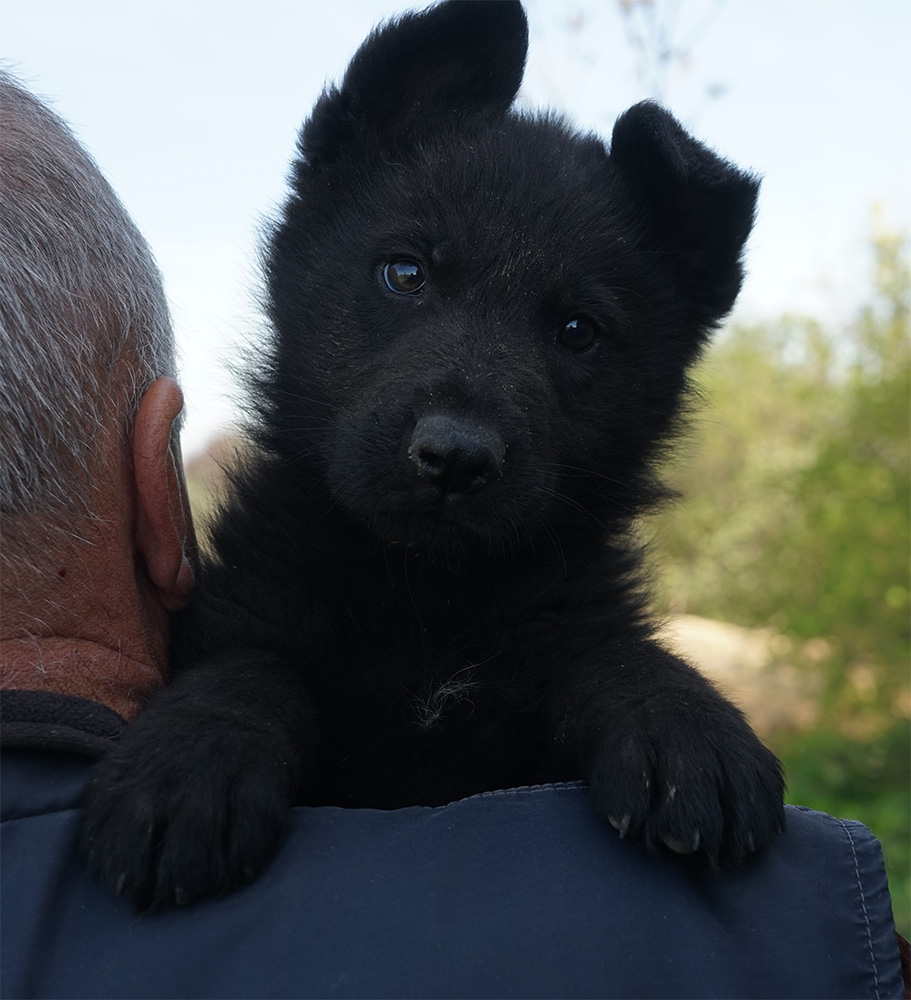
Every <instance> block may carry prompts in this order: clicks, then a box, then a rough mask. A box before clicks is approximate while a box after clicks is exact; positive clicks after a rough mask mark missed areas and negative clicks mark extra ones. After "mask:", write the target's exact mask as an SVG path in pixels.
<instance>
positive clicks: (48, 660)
mask: <svg viewBox="0 0 911 1000" xmlns="http://www.w3.org/2000/svg"><path fill="white" fill-rule="evenodd" d="M160 684H161V673H160V672H159V670H157V669H156V668H155V667H153V666H152V665H151V664H149V663H144V662H142V661H141V660H139V659H135V658H132V657H130V656H128V655H126V654H125V653H124V652H123V651H122V650H117V649H111V648H109V647H108V646H105V645H103V644H101V643H98V642H93V641H90V640H85V639H68V638H58V637H53V638H38V637H29V638H21V639H5V640H3V641H2V642H0V688H2V689H3V690H11V689H22V690H29V691H51V692H55V693H57V694H67V695H71V696H73V697H77V698H86V699H88V700H90V701H97V702H101V704H103V705H107V706H108V707H109V708H112V709H113V710H114V711H115V712H117V713H118V714H119V715H121V716H123V718H125V719H127V720H130V719H132V718H133V717H134V716H135V715H136V713H137V712H138V711H139V708H140V706H141V705H142V703H143V701H145V699H146V698H147V697H148V696H149V695H150V694H151V693H152V691H153V690H155V688H157V687H158V686H159V685H160Z"/></svg>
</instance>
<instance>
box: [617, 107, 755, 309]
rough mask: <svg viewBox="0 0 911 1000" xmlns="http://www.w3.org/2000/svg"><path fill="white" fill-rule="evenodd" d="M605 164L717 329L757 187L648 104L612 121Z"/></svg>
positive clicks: (736, 282) (738, 268) (737, 281)
mask: <svg viewBox="0 0 911 1000" xmlns="http://www.w3.org/2000/svg"><path fill="white" fill-rule="evenodd" d="M610 159H611V162H612V163H613V165H614V166H615V167H616V168H617V169H618V170H619V172H620V175H621V176H622V178H623V180H624V183H625V185H626V188H627V191H628V192H629V195H630V197H631V200H632V202H633V204H634V205H635V207H636V216H637V218H638V220H639V221H640V223H641V224H642V226H643V228H644V231H645V232H646V234H647V235H646V239H647V240H648V241H649V242H650V243H651V244H652V245H653V246H654V247H655V248H656V249H658V250H660V252H661V253H662V255H663V256H664V257H665V258H666V259H667V260H668V261H669V262H671V266H672V267H673V268H674V269H675V270H676V271H677V272H678V275H679V279H680V284H681V288H682V289H683V291H684V294H685V295H686V296H687V297H688V298H689V299H690V300H691V301H692V302H693V303H694V304H695V305H696V306H697V308H699V310H700V312H701V313H702V315H701V319H702V320H703V322H705V323H709V324H711V323H714V322H716V321H717V320H718V319H720V318H721V317H722V316H724V315H725V314H726V313H727V312H728V311H729V310H730V308H731V306H733V304H734V300H735V299H736V297H737V293H738V292H739V291H740V285H741V282H742V280H743V266H742V261H741V256H742V253H743V247H744V244H745V242H746V238H747V236H749V234H750V230H751V229H752V228H753V218H754V215H755V211H756V197H757V195H758V193H759V180H758V179H757V178H756V177H754V176H752V175H751V174H747V173H744V172H743V171H741V170H738V169H737V167H735V166H733V165H732V164H730V163H728V162H727V161H725V160H723V159H721V157H719V156H717V155H716V154H715V153H713V152H712V151H711V150H710V149H708V147H706V146H703V145H702V143H700V142H698V141H697V140H696V139H694V138H693V137H692V136H691V135H689V134H688V133H687V132H686V130H685V129H684V128H683V127H682V126H681V125H680V123H679V122H678V121H677V120H676V119H675V118H674V117H673V115H671V114H670V112H668V111H665V110H664V108H662V107H660V106H659V105H657V104H654V103H653V102H651V101H643V102H642V103H641V104H636V105H634V106H633V107H632V108H630V109H629V110H628V111H626V112H625V113H624V114H623V115H621V116H620V118H618V119H617V123H616V125H615V126H614V133H613V139H612V142H611V149H610Z"/></svg>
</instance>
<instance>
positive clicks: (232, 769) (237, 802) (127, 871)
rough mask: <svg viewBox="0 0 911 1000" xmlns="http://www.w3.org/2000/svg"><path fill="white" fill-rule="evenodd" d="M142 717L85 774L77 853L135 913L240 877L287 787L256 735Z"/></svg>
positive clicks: (225, 886)
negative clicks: (78, 852)
mask: <svg viewBox="0 0 911 1000" xmlns="http://www.w3.org/2000/svg"><path fill="white" fill-rule="evenodd" d="M162 721H163V720H161V719H158V718H156V716H155V713H154V712H151V713H150V714H149V716H146V715H142V716H140V718H139V719H138V720H137V722H136V723H134V724H133V725H132V726H131V727H129V728H128V729H127V731H126V732H125V734H124V737H123V738H122V740H121V742H120V744H118V745H117V747H116V748H115V749H114V750H113V751H112V753H111V754H110V755H109V756H108V757H107V758H105V759H104V760H102V761H101V762H100V763H99V764H98V765H96V767H95V769H94V770H93V771H92V773H91V775H90V777H89V780H88V783H87V785H86V789H85V793H84V799H83V805H84V814H83V822H82V832H81V842H80V846H81V850H82V853H83V856H84V857H85V859H86V861H87V862H88V865H89V867H90V868H91V870H92V871H93V872H95V873H96V874H97V875H98V876H100V877H101V878H102V879H103V880H104V881H105V882H106V883H107V884H108V885H109V886H110V887H111V888H112V889H113V890H114V891H115V892H116V893H117V894H118V895H121V896H125V897H127V898H128V899H130V900H131V901H132V902H133V904H134V905H135V906H136V908H137V909H139V910H153V909H159V908H162V907H164V906H168V905H172V904H177V905H184V904H186V903H190V902H193V901H195V900H198V899H201V898H204V897H206V896H213V895H221V894H223V893H226V892H228V891H230V890H232V889H235V888H237V887H238V886H240V885H243V884H244V883H246V882H250V881H252V880H253V878H254V877H255V876H256V875H257V874H258V873H259V872H260V871H261V870H262V869H263V868H264V867H265V866H266V864H267V863H268V862H269V860H270V859H271V858H272V855H273V854H274V853H275V851H276V849H277V848H278V845H279V843H280V841H281V838H282V834H283V831H284V829H285V826H286V823H287V817H288V808H289V804H290V797H291V783H290V778H289V774H288V769H287V764H286V762H285V761H283V760H282V755H281V753H280V752H278V753H277V752H276V748H275V746H274V745H272V744H271V743H270V741H269V740H268V739H264V738H263V735H262V733H258V732H256V731H255V730H244V729H242V728H239V727H238V726H237V723H236V722H235V721H230V722H229V721H227V720H220V719H213V718H212V717H211V716H201V717H198V718H191V717H189V716H183V717H181V718H180V719H174V718H173V717H169V718H168V719H167V720H166V721H167V725H162Z"/></svg>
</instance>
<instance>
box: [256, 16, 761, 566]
mask: <svg viewBox="0 0 911 1000" xmlns="http://www.w3.org/2000/svg"><path fill="white" fill-rule="evenodd" d="M526 45H527V27H526V22H525V16H524V13H523V11H522V8H521V5H520V4H519V3H515V2H511V0H510V2H507V0H470V2H468V0H448V2H444V3H441V4H438V5H437V6H434V7H432V8H430V9H428V10H427V11H425V12H423V13H419V14H410V15H406V16H405V17H403V18H401V19H400V20H398V21H394V22H392V23H390V24H387V25H385V26H383V27H381V28H380V29H379V30H377V31H376V32H374V34H373V35H371V36H370V38H368V39H367V41H366V42H365V43H364V44H363V46H362V47H361V49H360V50H359V51H358V53H357V54H356V55H355V57H354V59H353V60H352V63H351V65H350V66H349V68H348V71H347V73H346V75H345V78H344V80H343V82H342V84H341V85H340V86H339V87H333V88H331V89H329V90H327V91H326V92H325V93H324V94H323V96H322V97H321V99H320V100H319V102H318V103H317V105H316V107H315V108H314V111H313V113H312V116H311V118H310V119H309V120H308V122H307V123H306V124H305V126H304V129H303V131H302V133H301V139H300V156H299V158H298V160H297V161H296V162H295V165H294V169H293V178H292V192H291V196H290V198H289V200H288V202H287V204H286V206H285V210H284V214H283V216H282V218H281V220H280V221H279V222H278V224H277V226H276V228H275V230H274V233H273V235H272V239H271V242H270V244H269V247H268V249H267V254H266V260H265V265H266V275H267V282H268V291H269V309H270V313H271V319H272V321H273V325H274V331H275V332H274V341H273V344H272V350H271V353H270V354H269V357H268V358H267V359H266V361H265V364H264V368H263V371H264V377H263V378H262V379H260V381H259V383H258V390H257V391H259V392H261V393H263V400H264V401H263V403H262V407H263V416H264V425H265V428H266V433H265V438H266V440H267V443H268V444H269V446H270V447H271V448H273V449H274V450H276V451H278V452H279V453H280V454H287V455H289V456H290V455H292V454H293V455H296V456H298V458H300V456H302V455H306V456H310V457H311V459H312V461H311V463H310V466H311V468H312V469H313V470H315V471H316V474H317V476H318V477H319V479H320V481H321V482H325V483H327V484H328V487H329V489H330V490H331V492H332V494H333V498H334V499H335V500H336V501H337V502H339V503H340V504H341V505H342V506H343V507H344V508H345V509H346V510H347V511H348V512H349V513H350V514H351V515H353V516H354V517H356V518H357V519H358V520H360V521H361V522H362V523H364V524H366V525H368V526H369V527H371V528H372V529H373V530H374V531H375V532H376V533H377V534H378V535H379V536H380V537H381V538H383V539H386V540H389V541H399V540H402V541H408V542H415V543H419V544H428V545H441V546H453V545H455V546H459V547H462V548H464V547H465V546H466V545H471V544H474V543H476V542H483V543H486V544H488V545H490V544H491V543H492V542H499V543H501V544H502V545H503V546H504V547H512V546H513V545H524V544H531V543H533V541H534V539H535V536H536V535H538V534H539V533H540V532H546V533H549V534H550V535H552V536H553V535H554V534H556V535H558V536H559V537H560V538H561V539H564V538H566V537H568V536H569V535H572V534H576V535H581V536H584V537H589V536H591V534H592V533H593V532H595V531H598V532H600V531H602V530H603V529H604V528H605V527H612V526H617V527H622V526H623V525H625V524H626V523H627V522H628V520H629V518H630V517H631V516H632V515H634V514H635V513H637V512H638V511H639V510H641V509H642V507H643V506H644V505H645V504H647V503H648V502H649V501H650V499H651V498H652V497H653V496H654V490H653V486H652V481H651V477H650V471H649V469H650V463H651V462H652V461H653V459H654V458H655V456H656V454H657V453H658V450H659V449H660V448H661V446H662V444H663V442H664V441H665V440H666V438H667V436H668V434H669V433H670V431H671V430H672V429H673V424H674V420H675V417H676V415H677V414H678V412H679V409H680V405H681V398H682V394H683V393H684V390H685V385H686V370H687V368H688V366H689V365H690V364H691V362H692V361H693V359H694V358H695V357H696V356H697V354H698V352H699V349H700V347H701V346H702V345H703V343H704V341H705V339H706V337H707V335H708V333H709V332H710V331H711V329H712V328H713V327H714V326H715V324H716V323H717V322H718V320H719V319H720V318H721V317H722V316H723V315H724V314H725V313H726V312H727V311H728V310H729V309H730V307H731V305H732V304H733V301H734V298H735V296H736V294H737V291H738V289H739V286H740V281H741V275H742V271H741V265H740V255H741V251H742V248H743V244H744V241H745V239H746V237H747V235H748V233H749V230H750V228H751V225H752V219H753V211H754V204H755V197H756V191H757V184H756V182H755V181H754V180H753V179H752V178H750V177H748V176H746V175H744V174H742V173H741V172H739V171H738V170H736V169H735V168H734V167H732V166H730V165H729V164H727V163H725V162H724V161H722V160H720V159H719V158H718V157H716V156H715V155H714V154H712V153H711V152H709V151H708V150H707V149H706V148H705V147H703V146H702V145H700V144H699V143H698V142H696V141H695V140H694V139H692V138H691V137H690V136H688V135H687V134H686V133H685V132H684V131H683V129H682V128H681V127H680V126H679V125H678V124H677V122H676V121H675V120H674V119H673V118H672V117H671V116H670V115H669V114H668V113H667V112H665V111H663V110H662V109H661V108H659V107H657V106H656V105H653V104H648V103H646V104H642V105H637V106H636V107H634V108H632V109H630V110H629V111H628V112H626V114H625V115H623V116H622V117H621V118H620V119H619V120H618V122H617V124H616V126H615V129H614V134H613V141H612V145H611V148H610V151H608V149H607V148H606V147H605V145H604V144H603V143H602V142H601V141H600V140H599V139H598V138H596V137H594V136H583V135H580V134H578V133H576V132H574V131H573V130H572V129H571V128H569V127H568V126H567V125H566V124H565V123H563V122H562V121H561V120H559V119H558V118H555V117H553V116H547V115H530V114H523V113H518V112H516V111H514V110H512V109H511V105H512V101H513V99H514V97H515V94H516V91H517V89H518V87H519V84H520V82H521V78H522V73H523V69H524V62H525V55H526Z"/></svg>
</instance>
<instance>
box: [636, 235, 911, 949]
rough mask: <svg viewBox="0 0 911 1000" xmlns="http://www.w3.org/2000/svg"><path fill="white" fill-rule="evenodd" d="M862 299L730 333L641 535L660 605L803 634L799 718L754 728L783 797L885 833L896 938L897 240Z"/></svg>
mask: <svg viewBox="0 0 911 1000" xmlns="http://www.w3.org/2000/svg"><path fill="white" fill-rule="evenodd" d="M872 248H873V258H874V267H873V281H872V287H871V290H870V293H869V300H868V302H867V303H866V305H864V307H863V308H862V309H861V310H860V311H859V313H858V315H857V316H856V317H855V318H854V320H853V322H851V323H850V324H849V325H848V326H847V327H846V328H844V329H827V328H825V327H823V326H822V325H821V324H820V323H818V322H816V321H814V320H812V319H808V318H803V317H795V316H785V317H782V318H781V319H779V320H777V321H775V322H770V323H765V324H762V325H754V326H744V325H740V326H737V325H735V326H733V327H732V328H731V329H729V330H727V331H726V332H725V333H724V334H723V335H722V336H721V337H720V339H719V342H718V344H717V346H716V347H715V348H714V349H713V350H712V351H711V352H710V353H709V355H708V356H707V357H706V359H705V361H704V362H703V365H702V368H701V370H700V385H701V393H702V395H703V397H704V399H703V401H702V404H703V405H702V406H701V408H700V409H699V410H698V411H697V412H698V415H697V416H696V417H695V418H694V424H693V428H692V430H693V433H692V434H691V435H690V439H689V442H688V445H687V446H686V447H685V448H684V450H683V451H682V452H680V453H679V454H678V455H676V456H675V460H674V462H673V464H672V465H671V466H670V467H669V469H668V477H669V479H670V481H671V482H672V484H673V485H674V486H675V487H676V488H677V489H679V490H680V491H681V492H682V493H683V494H684V497H685V498H686V499H685V501H684V502H683V503H681V504H678V505H676V506H674V507H672V508H670V509H668V510H667V511H665V512H663V513H661V514H659V515H658V517H657V519H656V523H655V524H651V525H649V526H648V528H647V530H648V532H649V534H650V535H653V536H654V537H653V540H652V548H653V557H654V566H655V569H654V576H655V578H656V580H657V582H658V605H659V610H661V611H662V612H665V613H671V614H679V613H683V612H686V613H689V614H693V615H701V616H705V617H708V618H713V619H718V620H721V621H725V622H732V623H735V624H737V625H741V626H747V627H750V628H766V629H769V628H771V629H773V630H775V631H776V632H778V633H780V634H782V635H783V636H785V637H790V638H791V639H792V640H797V641H803V642H807V641H816V640H818V645H817V647H816V648H817V649H820V650H822V651H823V652H824V655H822V656H817V657H812V658H810V659H806V658H804V660H803V661H802V665H801V669H803V670H805V671H812V672H813V673H814V674H816V679H817V680H818V681H819V687H818V690H819V692H820V693H819V695H818V698H819V712H818V714H817V716H816V720H815V722H814V723H813V725H812V726H809V727H804V728H790V729H788V728H782V729H778V730H773V731H770V732H766V733H764V734H763V735H764V736H765V737H766V738H767V740H768V741H769V743H770V744H771V745H772V746H773V748H774V749H776V751H777V752H778V753H779V754H780V755H781V756H782V758H783V759H784V761H785V764H786V766H787V769H788V774H789V787H790V793H789V794H790V799H791V801H795V802H801V803H802V804H804V805H809V806H812V807H814V808H818V809H822V810H824V811H826V812H831V813H834V814H836V815H839V816H842V817H851V818H856V819H861V820H863V821H864V822H866V823H867V824H868V825H869V826H870V827H871V828H872V829H873V831H874V832H875V833H876V834H877V836H878V837H880V839H881V840H882V841H883V845H884V849H885V853H886V858H887V867H888V869H889V874H890V882H891V886H892V892H893V900H894V906H895V911H896V920H897V922H898V924H899V927H900V929H901V930H902V931H903V933H904V934H905V935H906V936H907V935H908V934H909V933H911V884H909V883H911V793H909V787H911V763H909V762H911V722H909V719H911V692H909V642H911V604H909V590H911V587H909V565H911V563H909V557H911V530H909V529H911V440H909V438H911V339H909V299H911V276H909V262H908V247H907V241H906V240H905V239H904V238H902V237H900V236H897V235H895V234H891V233H887V232H879V233H877V234H876V235H875V237H874V239H873V245H872Z"/></svg>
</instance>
